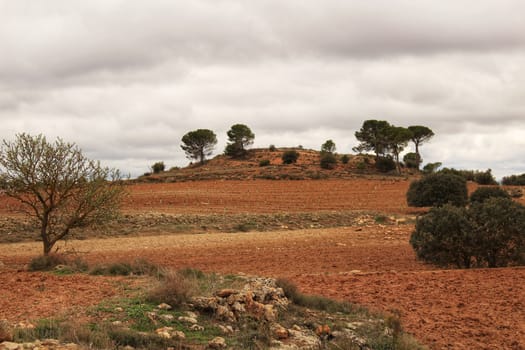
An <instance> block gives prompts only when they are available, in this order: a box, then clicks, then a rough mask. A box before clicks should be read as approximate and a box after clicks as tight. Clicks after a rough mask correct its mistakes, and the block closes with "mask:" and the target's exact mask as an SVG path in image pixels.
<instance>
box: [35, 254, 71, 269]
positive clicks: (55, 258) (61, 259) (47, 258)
mask: <svg viewBox="0 0 525 350" xmlns="http://www.w3.org/2000/svg"><path fill="white" fill-rule="evenodd" d="M58 265H67V259H66V257H65V256H63V255H59V254H49V255H41V256H37V257H36V258H33V259H32V260H31V262H30V263H29V271H50V270H52V269H54V268H55V267H57V266H58Z"/></svg>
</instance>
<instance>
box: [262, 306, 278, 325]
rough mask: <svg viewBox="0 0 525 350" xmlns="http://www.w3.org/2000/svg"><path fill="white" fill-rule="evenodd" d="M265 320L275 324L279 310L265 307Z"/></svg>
mask: <svg viewBox="0 0 525 350" xmlns="http://www.w3.org/2000/svg"><path fill="white" fill-rule="evenodd" d="M264 319H265V320H267V321H270V322H274V321H275V320H276V319H277V310H276V309H275V308H274V307H273V305H271V304H266V305H264Z"/></svg>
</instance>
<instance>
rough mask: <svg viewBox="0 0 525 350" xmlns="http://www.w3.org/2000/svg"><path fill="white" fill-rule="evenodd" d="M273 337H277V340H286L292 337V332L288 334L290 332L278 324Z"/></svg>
mask: <svg viewBox="0 0 525 350" xmlns="http://www.w3.org/2000/svg"><path fill="white" fill-rule="evenodd" d="M273 335H274V336H275V338H276V339H279V340H284V339H288V338H289V337H290V332H288V330H287V329H286V328H284V327H283V326H281V325H279V324H277V325H276V326H274V328H273Z"/></svg>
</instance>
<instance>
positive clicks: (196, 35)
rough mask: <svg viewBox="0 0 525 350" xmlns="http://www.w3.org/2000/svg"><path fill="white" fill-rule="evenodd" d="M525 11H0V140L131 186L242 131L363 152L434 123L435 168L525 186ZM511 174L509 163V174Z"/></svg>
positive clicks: (358, 5) (426, 5)
mask: <svg viewBox="0 0 525 350" xmlns="http://www.w3.org/2000/svg"><path fill="white" fill-rule="evenodd" d="M524 12H525V3H523V2H521V1H518V0H502V1H494V0H490V1H489V0H482V1H476V2H472V1H467V0H460V1H455V2H453V3H437V2H435V1H430V0H422V1H417V2H414V1H409V0H395V1H379V0H374V1H366V2H365V1H360V2H348V1H346V2H345V1H335V0H333V1H332V0H330V1H323V3H322V4H321V3H319V2H318V1H313V0H311V1H310V0H306V1H305V0H301V1H299V0H293V1H285V2H284V1H279V0H270V1H250V2H243V1H238V0H237V1H235V0H196V1H191V2H187V3H184V4H182V3H176V2H173V1H168V0H163V1H161V0H159V1H153V2H148V3H147V4H146V3H144V2H141V1H133V0H131V1H130V0H127V1H124V0H98V1H89V2H79V1H65V0H64V1H58V0H52V1H46V2H45V3H39V2H34V1H29V0H27V1H25V0H20V1H11V2H9V1H1V0H0V52H2V53H3V55H2V59H1V60H0V121H1V122H2V128H1V129H0V138H11V137H13V135H14V134H15V133H17V132H22V131H26V132H31V133H44V134H46V135H48V136H49V137H55V136H61V137H63V138H65V139H67V140H70V141H74V142H76V143H78V144H79V145H80V146H81V147H82V148H83V149H84V150H85V151H86V152H87V153H88V154H89V155H90V156H91V157H94V158H97V159H101V160H103V161H104V162H106V163H108V164H109V165H112V166H118V167H121V168H122V169H123V170H124V171H129V172H131V173H133V174H134V175H137V174H140V173H142V172H144V171H147V167H148V165H150V164H152V163H153V162H155V161H157V160H165V161H166V163H167V164H168V165H169V166H172V165H183V164H185V163H187V160H186V159H185V157H184V154H183V152H182V151H181V150H180V147H179V144H180V139H181V137H182V135H184V134H185V133H186V132H187V131H189V130H193V129H196V128H210V129H213V130H214V131H215V132H216V133H217V135H218V137H219V145H218V146H217V149H216V153H220V152H222V150H223V148H224V145H225V142H226V136H225V134H226V131H227V130H228V128H229V127H230V126H231V125H232V124H234V123H245V124H247V125H249V126H250V127H251V128H252V129H253V131H254V132H255V134H256V142H255V146H260V147H267V146H268V145H269V144H276V145H281V146H287V145H299V144H301V145H303V146H305V147H308V148H316V149H318V148H319V147H320V145H321V143H322V142H324V141H325V140H326V139H329V138H330V139H334V141H336V143H337V146H338V150H339V151H340V152H351V148H352V147H353V146H355V145H356V144H357V141H356V140H355V138H354V137H353V134H354V132H355V130H357V129H358V128H359V127H360V125H361V124H362V122H363V120H366V119H372V118H374V119H386V120H389V121H391V122H392V123H394V124H396V125H404V126H408V125H414V124H423V125H428V126H430V127H431V128H433V129H434V130H435V132H436V135H437V136H436V138H435V139H434V140H433V142H432V143H430V144H428V145H425V146H424V147H423V149H422V151H423V153H424V154H423V156H424V157H425V160H428V161H443V162H444V163H445V164H449V165H450V164H452V165H453V166H461V165H462V164H464V165H465V166H470V167H476V168H488V167H492V168H493V169H494V170H495V173H497V174H498V175H500V176H501V175H505V173H506V172H507V171H509V170H513V171H516V172H525V166H524V164H523V162H521V161H520V160H519V159H521V156H520V153H521V149H523V146H524V145H523V141H522V137H521V135H520V134H521V133H520V131H521V130H523V129H524V127H525V120H524V118H523V117H524V115H525V105H524V104H523V101H524V100H525V64H524V63H523V62H525V22H524V21H523V20H522V14H523V13H524ZM509 164H512V166H510V165H509Z"/></svg>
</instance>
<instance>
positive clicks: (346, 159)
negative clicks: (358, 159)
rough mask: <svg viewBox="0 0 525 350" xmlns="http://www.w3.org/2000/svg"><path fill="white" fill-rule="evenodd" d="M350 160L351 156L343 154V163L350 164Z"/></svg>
mask: <svg viewBox="0 0 525 350" xmlns="http://www.w3.org/2000/svg"><path fill="white" fill-rule="evenodd" d="M349 161H350V157H349V156H348V155H347V154H343V156H342V157H341V163H343V164H348V162H349Z"/></svg>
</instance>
